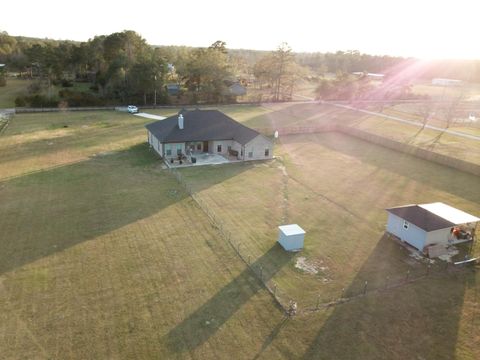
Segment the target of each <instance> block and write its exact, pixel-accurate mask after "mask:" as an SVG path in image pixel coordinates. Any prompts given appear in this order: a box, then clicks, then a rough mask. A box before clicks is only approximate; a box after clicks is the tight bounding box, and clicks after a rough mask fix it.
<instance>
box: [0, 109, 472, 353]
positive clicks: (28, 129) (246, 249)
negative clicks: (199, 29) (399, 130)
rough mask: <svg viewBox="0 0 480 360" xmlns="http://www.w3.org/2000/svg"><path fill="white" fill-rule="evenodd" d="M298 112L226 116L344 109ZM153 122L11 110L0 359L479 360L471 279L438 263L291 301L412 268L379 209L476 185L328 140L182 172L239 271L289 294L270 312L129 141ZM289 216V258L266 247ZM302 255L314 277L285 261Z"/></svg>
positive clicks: (293, 117) (2, 171)
mask: <svg viewBox="0 0 480 360" xmlns="http://www.w3.org/2000/svg"><path fill="white" fill-rule="evenodd" d="M297 105H300V104H295V105H294V106H291V105H288V104H278V105H275V106H273V105H272V106H269V107H242V106H238V107H231V108H227V107H225V108H224V109H225V111H226V112H227V113H228V111H230V113H231V114H232V115H234V117H237V118H240V119H241V120H242V121H243V122H244V123H246V124H257V125H256V126H258V127H266V128H269V129H271V130H272V129H274V128H275V127H277V126H288V125H289V124H291V123H294V124H297V125H299V124H315V123H321V122H323V121H331V119H332V118H333V119H337V120H338V121H340V119H341V117H339V115H340V114H346V117H347V118H348V117H349V116H352V115H351V113H352V112H343V111H341V112H338V111H332V110H331V109H332V108H331V107H328V108H326V107H320V106H319V105H315V104H308V105H307V106H306V107H301V106H297ZM319 108H320V109H321V111H318V109H319ZM228 109H230V110H228ZM175 112H176V111H175V110H173V111H171V110H168V111H164V110H160V111H159V113H161V114H164V115H168V114H170V113H171V114H174V113H175ZM302 114H303V116H304V117H303V119H302ZM348 119H350V118H348ZM150 121H151V120H149V119H144V118H140V117H136V116H131V115H128V114H122V113H115V112H107V111H105V112H81V113H80V112H79V113H68V112H66V113H48V114H23V115H17V116H15V118H14V119H13V121H12V122H11V124H10V126H9V127H8V128H7V129H6V131H5V133H3V134H2V135H1V136H0V199H1V201H0V229H2V231H1V232H0V250H1V251H0V349H2V356H1V357H2V358H6V359H17V358H38V359H57V358H58V359H60V358H76V359H86V358H87V359H94V358H95V359H96V358H139V359H141V358H159V359H172V358H176V359H177V358H178V359H211V358H217V359H228V358H234V359H243V358H244V359H407V358H408V359H452V358H457V359H476V358H478V357H480V346H479V343H480V338H479V335H478V328H479V326H480V319H479V317H478V310H477V308H478V285H476V282H477V281H480V279H479V278H478V275H477V274H476V273H473V272H470V271H467V272H459V273H456V272H448V273H447V272H445V271H443V272H442V270H441V269H440V268H441V265H439V264H438V263H436V264H434V269H433V271H432V276H430V277H429V278H427V279H423V280H419V281H418V282H415V283H412V284H409V285H405V286H403V287H400V288H396V289H390V290H388V291H381V292H370V293H368V294H367V295H366V296H364V297H360V298H358V299H357V300H354V301H351V302H349V303H346V304H343V305H338V306H336V307H332V308H327V309H325V310H321V311H319V312H315V313H309V312H307V311H305V310H306V308H309V307H314V306H315V304H316V301H317V299H320V300H321V302H324V301H330V300H332V299H333V298H338V297H339V296H341V294H342V289H345V290H344V295H346V296H350V295H355V294H358V293H359V292H361V291H362V289H363V287H364V283H365V280H368V282H369V283H368V284H369V285H368V286H369V287H370V288H371V289H373V288H379V287H380V288H382V287H384V285H385V282H386V279H387V278H386V277H387V276H389V277H390V281H391V282H393V281H397V280H399V279H402V278H404V277H405V275H406V272H407V271H408V270H410V271H411V275H412V276H416V275H419V274H423V273H424V272H425V270H426V267H425V265H424V264H422V263H420V262H418V261H415V260H413V259H412V258H410V257H409V256H408V254H407V252H406V251H405V250H404V249H403V248H400V247H399V246H397V245H396V244H395V243H394V242H392V241H391V240H390V239H387V238H385V237H383V231H384V225H385V220H386V213H385V211H384V208H385V207H388V206H394V205H400V204H405V203H412V202H430V201H444V202H447V203H449V204H451V205H454V206H458V207H460V208H461V209H463V210H465V211H468V212H472V213H474V214H477V215H478V214H479V213H480V190H479V188H478V177H474V176H471V175H468V174H462V173H459V172H455V171H453V170H451V169H448V168H445V167H441V166H438V165H435V164H431V163H428V162H425V161H421V160H418V159H416V158H412V157H409V156H407V155H404V154H398V153H395V152H393V151H389V150H386V149H384V148H382V147H377V146H374V145H371V144H368V143H365V142H363V141H359V140H356V139H352V138H349V137H347V136H344V135H339V134H313V135H308V136H307V135H302V136H300V135H299V136H289V137H282V138H281V139H280V142H279V143H278V144H277V146H276V149H275V155H276V156H279V158H278V159H276V160H271V161H268V162H259V163H246V164H236V165H225V166H214V167H202V168H188V169H183V170H182V171H181V172H182V174H183V175H184V177H185V179H186V180H187V182H188V183H189V184H190V186H191V187H192V188H193V189H194V191H195V192H196V194H197V196H198V197H199V198H200V199H201V200H203V201H204V202H206V203H207V204H208V206H209V207H210V208H211V209H213V210H214V212H215V213H216V214H217V216H218V217H219V219H220V220H221V221H222V223H223V224H224V226H225V228H226V229H227V230H228V231H229V232H230V233H232V237H233V238H234V240H235V241H238V242H240V243H241V252H242V253H243V254H244V255H250V259H251V263H252V265H253V267H254V268H256V269H259V268H260V266H261V267H262V269H263V276H264V278H265V279H266V280H267V281H268V282H269V283H270V284H273V283H275V284H276V285H278V289H279V290H278V292H279V295H280V297H281V298H282V299H285V300H286V301H288V300H289V299H294V300H296V301H297V302H298V304H299V309H300V314H299V315H298V316H297V317H295V318H293V319H285V318H284V316H283V313H282V311H281V309H280V308H279V307H278V306H277V305H276V304H275V303H274V302H273V300H272V298H271V296H270V295H269V294H268V293H267V292H266V291H265V290H264V289H263V288H262V286H261V284H260V283H259V282H258V280H257V279H256V278H254V277H253V275H252V273H251V272H250V270H248V269H247V268H246V266H245V264H244V263H243V262H242V261H241V260H240V259H239V258H238V257H237V256H236V254H235V252H234V251H233V249H232V248H231V247H230V246H229V245H228V244H227V243H226V242H225V240H224V239H223V238H222V237H221V236H220V234H219V232H218V230H217V229H216V228H215V227H214V226H212V225H211V223H210V222H209V220H208V218H207V217H206V215H205V214H204V213H203V212H202V211H201V209H200V208H199V207H198V206H197V205H196V203H195V202H194V201H193V200H192V199H191V198H190V197H189V196H188V195H187V193H185V191H184V190H183V188H182V187H181V186H179V184H178V183H177V182H176V181H175V179H174V177H173V176H172V175H171V174H169V172H168V171H167V170H165V169H164V168H163V167H162V163H161V161H159V159H158V158H157V157H156V156H155V155H154V153H152V152H151V151H150V150H149V149H148V147H147V146H146V145H145V144H144V143H145V139H146V134H145V130H144V128H143V125H144V124H145V123H148V122H150ZM252 126H253V125H252ZM290 222H291V223H298V224H300V225H301V226H302V227H304V228H305V230H306V231H307V236H306V247H305V249H304V250H303V251H302V252H301V253H298V254H288V253H285V252H284V251H283V250H282V249H281V248H280V247H279V246H278V245H276V243H275V242H276V239H277V228H276V227H277V226H278V225H280V224H282V223H290ZM475 251H476V252H478V251H480V248H478V247H477V248H476V249H475ZM300 256H303V257H305V258H306V260H307V262H309V263H311V264H314V265H315V266H317V268H318V269H319V273H318V274H316V275H312V274H308V273H305V272H304V271H301V270H299V269H297V268H295V266H294V265H295V263H296V260H297V259H298V257H300Z"/></svg>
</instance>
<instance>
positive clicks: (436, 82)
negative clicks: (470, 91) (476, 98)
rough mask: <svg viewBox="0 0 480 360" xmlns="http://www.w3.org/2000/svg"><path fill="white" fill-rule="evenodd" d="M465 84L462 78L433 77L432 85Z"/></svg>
mask: <svg viewBox="0 0 480 360" xmlns="http://www.w3.org/2000/svg"><path fill="white" fill-rule="evenodd" d="M462 84H463V81H462V80H455V79H442V78H434V79H432V85H439V86H460V85H462Z"/></svg>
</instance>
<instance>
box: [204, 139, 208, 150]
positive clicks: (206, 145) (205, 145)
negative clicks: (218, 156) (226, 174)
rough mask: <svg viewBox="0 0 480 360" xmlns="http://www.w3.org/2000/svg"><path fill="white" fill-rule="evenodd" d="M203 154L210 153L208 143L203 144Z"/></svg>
mask: <svg viewBox="0 0 480 360" xmlns="http://www.w3.org/2000/svg"><path fill="white" fill-rule="evenodd" d="M203 152H208V141H204V142H203Z"/></svg>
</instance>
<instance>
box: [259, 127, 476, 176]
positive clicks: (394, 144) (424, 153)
mask: <svg viewBox="0 0 480 360" xmlns="http://www.w3.org/2000/svg"><path fill="white" fill-rule="evenodd" d="M255 130H257V131H258V132H261V133H263V134H272V131H273V130H272V129H268V128H255ZM276 131H278V134H279V135H296V134H313V133H323V132H339V133H342V134H345V135H347V136H351V137H355V138H359V139H361V140H364V141H367V142H370V143H373V144H376V145H380V146H383V147H386V148H389V149H391V150H395V151H398V152H402V153H405V154H409V155H412V156H415V157H417V158H420V159H423V160H427V161H431V162H434V163H436V164H440V165H444V166H447V167H449V168H453V169H456V170H460V171H463V172H467V173H469V174H473V175H476V176H480V164H475V163H472V162H469V161H465V160H462V159H458V158H454V157H451V156H448V155H443V154H439V153H437V152H434V151H430V150H427V149H422V148H420V147H417V146H414V145H410V144H406V143H403V142H400V141H397V140H394V139H390V138H386V137H383V136H380V135H377V134H373V133H370V132H368V131H364V130H360V129H357V128H353V127H351V126H346V125H340V124H327V125H321V126H309V127H300V126H297V127H283V128H278V129H276Z"/></svg>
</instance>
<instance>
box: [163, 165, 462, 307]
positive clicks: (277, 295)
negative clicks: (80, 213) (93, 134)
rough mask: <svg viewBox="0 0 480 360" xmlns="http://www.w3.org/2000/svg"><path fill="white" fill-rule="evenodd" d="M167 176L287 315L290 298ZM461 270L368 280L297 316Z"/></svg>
mask: <svg viewBox="0 0 480 360" xmlns="http://www.w3.org/2000/svg"><path fill="white" fill-rule="evenodd" d="M169 170H170V172H171V173H172V174H173V175H174V176H175V178H176V180H177V181H178V183H179V184H180V185H181V186H183V188H184V189H185V191H186V192H187V193H188V194H189V195H190V196H191V198H192V199H193V200H194V201H195V203H196V204H197V205H198V207H199V208H200V209H201V210H202V211H203V212H204V213H205V214H206V215H207V217H208V218H209V220H210V222H211V224H212V225H213V226H214V227H215V228H216V229H217V230H218V232H219V233H220V235H221V237H222V238H223V239H224V240H225V241H226V242H227V243H228V244H229V245H230V246H231V247H232V248H233V250H234V251H235V253H236V254H237V256H238V257H239V258H240V259H241V260H242V261H243V262H244V263H245V265H246V266H247V267H248V268H249V269H250V270H251V271H252V272H253V274H254V275H255V277H256V278H257V279H258V280H259V281H260V282H261V283H262V284H263V286H264V287H265V288H266V289H267V291H268V292H269V293H270V295H271V296H272V298H273V299H274V300H275V302H276V303H277V304H278V305H279V306H280V307H281V308H282V309H283V310H284V311H285V312H286V313H288V312H289V311H290V304H291V302H292V298H291V297H290V296H289V295H288V294H287V293H286V292H284V291H283V290H282V289H280V288H279V287H278V285H277V284H275V283H274V282H273V281H272V280H271V279H268V277H267V276H265V272H264V269H263V267H262V266H261V265H260V264H255V263H254V262H252V257H251V255H250V254H249V253H248V250H246V248H245V247H243V246H242V243H241V242H240V241H238V240H235V239H234V237H233V236H232V233H231V232H230V231H229V230H228V229H227V227H226V226H225V224H224V222H223V221H221V220H220V219H219V217H218V216H217V214H215V212H214V211H213V210H212V209H211V207H210V206H209V205H208V204H207V202H206V201H204V200H203V199H201V198H200V197H199V196H198V195H197V194H196V193H195V192H194V191H193V190H192V188H191V187H190V186H189V185H188V183H187V182H186V181H185V179H184V178H183V176H182V174H181V173H180V172H179V171H178V170H177V169H175V168H169ZM392 241H393V240H392ZM459 270H461V268H455V267H453V266H451V265H449V263H448V262H447V263H446V265H442V266H435V267H432V266H430V265H428V266H427V267H426V268H425V270H422V271H421V272H416V273H412V272H411V270H408V271H407V272H406V273H405V275H404V276H400V277H397V278H396V279H391V278H390V277H389V276H388V275H386V276H385V281H384V282H383V283H382V284H378V282H377V283H374V285H372V284H371V283H370V282H369V281H368V280H364V282H362V281H363V280H362V281H360V284H359V285H358V286H357V288H353V289H352V288H350V289H348V290H345V289H344V290H343V291H342V293H341V295H340V296H339V297H338V298H335V299H331V300H330V301H326V302H325V301H323V302H322V301H321V296H317V297H314V298H310V299H307V300H306V301H305V300H302V303H301V304H300V306H299V308H298V310H297V314H305V315H308V314H311V313H314V312H317V311H320V310H324V309H326V308H329V307H332V306H337V305H340V304H344V303H346V302H350V301H353V300H357V299H361V298H362V297H364V296H366V295H368V294H372V293H374V294H379V293H383V292H386V291H389V290H392V289H397V288H399V287H402V286H406V285H409V284H412V283H414V282H417V281H421V280H424V279H427V278H429V277H432V276H444V274H446V273H449V272H453V271H459Z"/></svg>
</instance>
